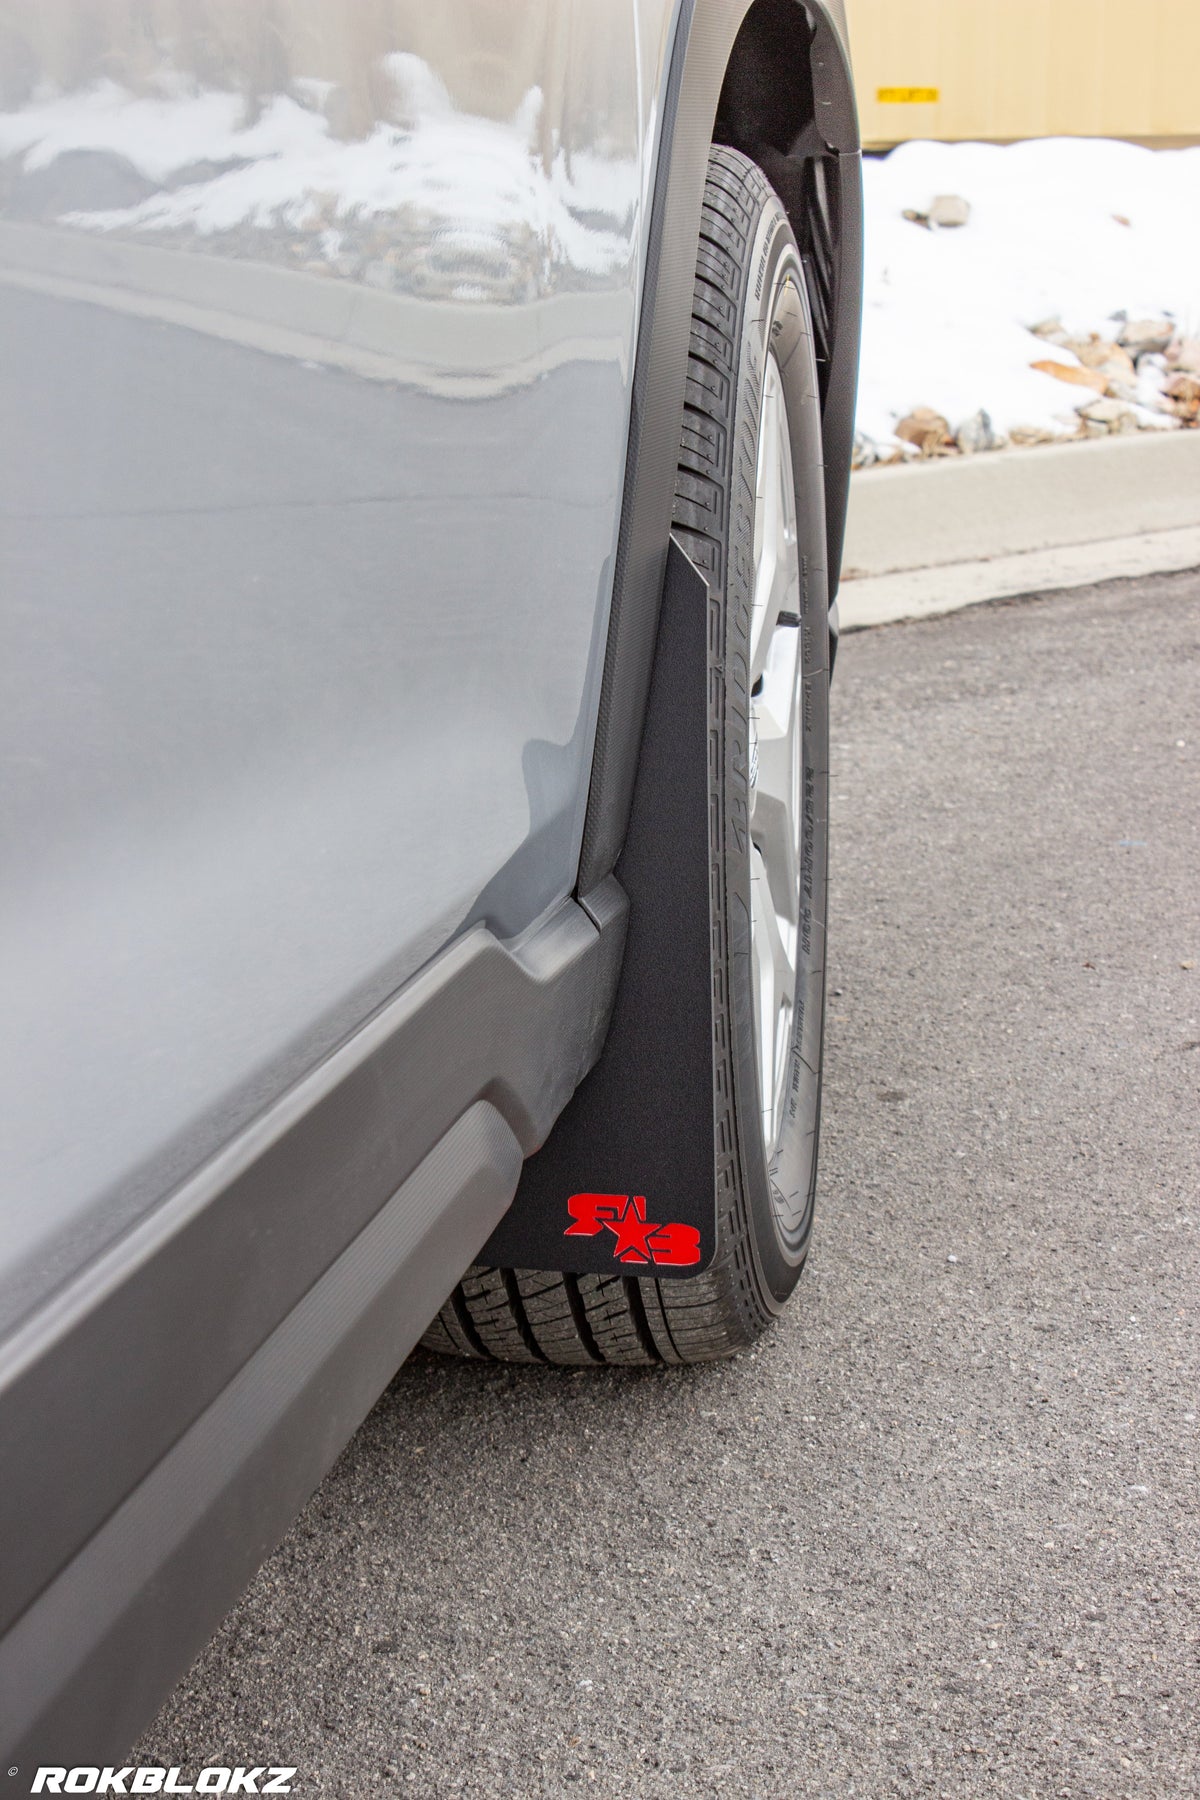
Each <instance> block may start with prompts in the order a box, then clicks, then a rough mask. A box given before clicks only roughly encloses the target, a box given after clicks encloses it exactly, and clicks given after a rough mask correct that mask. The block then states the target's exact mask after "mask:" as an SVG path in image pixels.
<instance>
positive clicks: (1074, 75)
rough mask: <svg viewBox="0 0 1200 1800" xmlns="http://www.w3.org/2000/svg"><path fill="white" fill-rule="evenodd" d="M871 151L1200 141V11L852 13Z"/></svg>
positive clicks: (941, 2) (1154, 1)
mask: <svg viewBox="0 0 1200 1800" xmlns="http://www.w3.org/2000/svg"><path fill="white" fill-rule="evenodd" d="M846 12H847V15H848V17H849V22H850V42H851V51H852V54H853V57H854V73H855V80H856V83H857V87H858V102H859V116H860V120H861V124H862V136H863V143H864V144H865V145H866V146H867V147H869V148H882V147H883V146H885V145H888V144H895V143H900V142H901V141H903V140H904V139H905V138H990V139H993V140H995V141H999V142H1004V141H1007V140H1009V139H1012V138H1025V137H1049V136H1058V135H1066V136H1084V137H1122V138H1133V139H1136V140H1137V141H1139V142H1142V143H1152V144H1171V143H1174V144H1179V143H1195V142H1198V141H1200V0H1140V4H1139V5H1137V6H1136V7H1130V6H1129V5H1128V4H1127V0H846Z"/></svg>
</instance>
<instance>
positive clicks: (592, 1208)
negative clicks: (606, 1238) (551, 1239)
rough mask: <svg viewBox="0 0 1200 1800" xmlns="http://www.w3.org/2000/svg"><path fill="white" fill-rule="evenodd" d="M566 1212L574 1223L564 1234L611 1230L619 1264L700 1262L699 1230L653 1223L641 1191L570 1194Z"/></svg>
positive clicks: (590, 1234)
mask: <svg viewBox="0 0 1200 1800" xmlns="http://www.w3.org/2000/svg"><path fill="white" fill-rule="evenodd" d="M567 1211H568V1212H569V1213H570V1215H571V1217H572V1219H574V1221H575V1223H574V1224H573V1225H568V1226H567V1229H566V1230H565V1231H564V1232H563V1236H564V1237H595V1236H596V1234H597V1232H599V1231H611V1232H612V1234H613V1236H614V1237H615V1238H616V1240H617V1241H616V1243H615V1244H614V1245H613V1256H614V1257H615V1258H616V1260H617V1262H620V1263H666V1264H669V1265H672V1266H674V1267H675V1268H688V1267H689V1266H690V1265H691V1264H692V1263H698V1262H699V1261H700V1233H699V1232H698V1231H697V1230H696V1227H695V1226H694V1225H655V1224H654V1223H653V1221H652V1220H649V1219H647V1217H646V1196H645V1195H644V1194H572V1195H571V1198H570V1199H569V1200H568V1201H567Z"/></svg>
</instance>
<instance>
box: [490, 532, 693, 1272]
mask: <svg viewBox="0 0 1200 1800" xmlns="http://www.w3.org/2000/svg"><path fill="white" fill-rule="evenodd" d="M710 634H711V636H712V638H713V640H714V641H713V642H712V643H711V644H710V641H709V640H710ZM719 634H720V616H719V613H718V612H717V610H716V609H715V608H711V607H710V604H709V593H708V584H707V582H706V581H705V579H704V577H703V576H702V575H701V574H700V572H699V570H698V569H697V568H696V567H695V565H694V564H693V563H692V562H691V561H690V559H689V558H688V556H687V554H686V552H685V551H684V550H683V549H682V548H681V547H680V545H679V543H678V542H677V540H676V539H675V538H674V537H672V539H671V544H670V549H669V552H668V556H667V568H666V578H665V582H664V587H663V598H662V609H661V612H660V615H659V625H658V639H657V644H656V647H655V652H654V668H653V672H652V675H651V682H650V698H649V702H648V707H647V714H646V724H645V731H644V734H643V738H642V749H641V756H640V758H639V762H638V771H637V780H636V784H635V787H634V795H633V811H632V814H631V817H630V822H629V831H628V834H627V836H626V839H625V848H624V850H623V851H622V853H621V860H620V861H619V862H618V864H617V869H616V873H617V877H618V879H619V881H620V883H621V885H622V887H623V888H624V889H625V891H626V893H627V894H628V896H629V924H628V931H627V936H626V943H625V957H624V961H623V963H622V965H621V974H620V979H619V981H618V984H617V994H616V1001H615V1003H614V1007H613V1015H612V1023H611V1025H610V1027H609V1032H608V1037H607V1038H606V1040H605V1044H604V1048H603V1050H602V1051H601V1053H600V1057H599V1060H598V1061H597V1063H596V1066H595V1067H594V1069H593V1070H592V1072H591V1074H590V1075H588V1076H586V1077H585V1078H584V1080H583V1082H582V1083H581V1084H580V1086H579V1088H578V1090H577V1091H576V1093H575V1096H574V1098H573V1099H572V1100H571V1101H570V1103H569V1104H568V1106H567V1107H566V1109H565V1111H564V1112H563V1113H562V1115H561V1117H560V1118H559V1120H558V1123H557V1124H556V1125H555V1127H554V1130H553V1131H552V1132H551V1134H550V1136H549V1138H548V1139H547V1140H546V1143H545V1144H544V1145H543V1147H542V1148H541V1149H540V1150H539V1151H538V1152H537V1154H536V1155H534V1156H531V1157H530V1158H529V1160H528V1161H527V1162H526V1164H525V1168H524V1172H523V1174H522V1176H521V1184H520V1187H519V1188H518V1189H517V1194H516V1198H515V1199H514V1201H513V1203H512V1206H511V1207H510V1208H509V1210H508V1212H507V1213H506V1214H505V1216H504V1218H503V1219H502V1220H501V1222H500V1224H499V1225H498V1226H497V1228H496V1230H495V1231H494V1232H493V1234H492V1236H491V1237H490V1238H489V1240H488V1242H487V1244H486V1245H485V1247H484V1249H483V1250H482V1251H481V1252H480V1256H479V1260H480V1262H483V1263H487V1264H490V1265H491V1266H493V1267H499V1268H523V1269H561V1270H569V1271H570V1272H572V1273H574V1274H614V1273H623V1274H645V1275H654V1276H657V1277H660V1278H663V1279H669V1278H672V1277H687V1276H689V1275H696V1274H699V1273H700V1271H701V1270H702V1269H705V1268H707V1267H708V1265H709V1263H710V1262H711V1261H712V1259H713V1256H714V1254H715V1250H716V1212H717V1209H716V1174H715V1156H714V1143H713V1045H712V1034H713V1009H712V980H713V976H712V970H713V967H714V962H715V964H716V966H717V967H721V966H723V962H724V958H723V957H717V958H714V957H713V955H712V946H711V932H712V921H711V916H710V910H709V893H708V883H709V840H708V833H709V821H708V796H709V762H710V758H717V757H719V755H720V746H719V744H718V743H716V742H715V741H714V742H712V743H711V744H710V742H709V731H708V684H709V682H710V681H720V679H721V672H720V642H719ZM585 903H586V902H585Z"/></svg>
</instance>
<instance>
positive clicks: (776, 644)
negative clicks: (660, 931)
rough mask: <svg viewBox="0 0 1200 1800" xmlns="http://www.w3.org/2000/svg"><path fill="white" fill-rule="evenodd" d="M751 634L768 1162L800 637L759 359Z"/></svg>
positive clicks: (786, 970)
mask: <svg viewBox="0 0 1200 1800" xmlns="http://www.w3.org/2000/svg"><path fill="white" fill-rule="evenodd" d="M756 487H757V495H756V507H755V520H754V556H755V564H754V590H753V602H752V614H751V634H750V643H751V651H750V672H751V680H752V684H753V688H752V699H751V756H750V763H751V775H750V838H751V845H752V849H751V906H750V911H751V938H752V950H753V954H752V968H753V981H752V989H753V1001H754V1029H755V1047H756V1052H757V1060H758V1077H759V1082H758V1085H759V1097H760V1104H761V1107H762V1124H763V1137H764V1141H765V1146H766V1151H767V1156H768V1159H770V1157H771V1155H772V1154H773V1152H774V1149H775V1145H776V1143H777V1141H778V1133H779V1129H780V1125H781V1122H782V1109H783V1100H784V1095H785V1092H786V1081H787V1068H788V1051H789V1047H790V1043H791V1031H792V1013H793V1007H794V1004H795V989H796V969H797V948H798V945H797V939H798V925H799V916H800V832H799V826H800V779H801V751H802V734H801V725H800V707H799V697H800V685H801V674H802V668H801V642H800V631H799V629H798V621H799V608H800V580H799V561H798V556H797V549H796V497H795V488H794V478H793V470H792V457H791V444H790V439H789V434H788V423H787V409H786V405H785V402H784V396H783V383H782V380H781V378H780V374H779V369H778V366H777V364H776V362H775V359H774V357H773V356H769V357H768V359H767V370H766V376H765V379H764V384H763V404H762V416H761V420H760V425H759V445H758V465H757V480H756Z"/></svg>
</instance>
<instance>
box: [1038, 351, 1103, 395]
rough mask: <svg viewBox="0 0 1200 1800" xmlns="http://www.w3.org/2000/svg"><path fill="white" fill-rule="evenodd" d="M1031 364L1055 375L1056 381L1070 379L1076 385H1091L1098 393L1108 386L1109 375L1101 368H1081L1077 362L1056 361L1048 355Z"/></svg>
mask: <svg viewBox="0 0 1200 1800" xmlns="http://www.w3.org/2000/svg"><path fill="white" fill-rule="evenodd" d="M1029 366H1030V368H1031V369H1037V370H1039V371H1040V372H1041V374H1043V375H1053V377H1054V379H1055V381H1070V382H1073V383H1074V384H1075V386H1076V387H1089V388H1091V389H1092V392H1093V393H1096V394H1102V393H1103V392H1104V391H1105V389H1106V388H1107V386H1108V376H1107V375H1104V374H1102V373H1101V372H1100V370H1099V369H1081V368H1079V367H1078V365H1077V364H1075V363H1060V362H1054V361H1053V360H1051V359H1050V358H1048V357H1047V358H1043V359H1042V360H1041V361H1039V362H1033V363H1030V365H1029Z"/></svg>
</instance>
